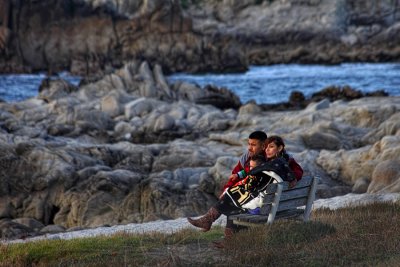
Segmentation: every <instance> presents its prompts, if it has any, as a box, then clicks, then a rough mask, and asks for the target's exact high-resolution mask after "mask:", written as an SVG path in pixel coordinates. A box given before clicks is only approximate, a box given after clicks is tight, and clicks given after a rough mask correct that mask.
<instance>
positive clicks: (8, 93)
mask: <svg viewBox="0 0 400 267" xmlns="http://www.w3.org/2000/svg"><path fill="white" fill-rule="evenodd" d="M46 78H50V79H55V78H62V79H64V80H67V81H69V82H71V83H72V84H74V85H78V84H79V81H80V77H76V76H71V75H69V74H68V73H60V74H59V75H57V76H50V77H49V76H47V75H46V74H44V73H39V74H7V75H5V74H0V99H2V100H4V101H6V102H18V101H22V100H25V99H27V98H31V97H34V96H37V95H38V93H39V87H40V84H41V83H42V81H43V80H44V79H46Z"/></svg>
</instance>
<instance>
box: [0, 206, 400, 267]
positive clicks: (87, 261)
mask: <svg viewBox="0 0 400 267" xmlns="http://www.w3.org/2000/svg"><path fill="white" fill-rule="evenodd" d="M399 229H400V204H389V203H379V204H378V203H377V204H370V205H366V206H359V207H352V208H343V209H339V210H335V211H331V210H328V209H322V210H317V211H315V212H313V214H312V218H311V221H309V222H306V223H304V222H296V221H277V222H275V223H274V224H272V225H270V226H260V227H255V228H250V229H248V230H244V231H241V232H239V233H237V234H236V235H234V236H233V237H232V239H231V240H230V241H229V242H225V248H224V249H216V248H214V247H213V246H212V241H214V240H220V239H221V238H222V237H223V228H221V227H214V228H213V229H212V230H211V231H209V232H206V233H203V232H201V231H196V230H189V229H186V230H182V231H179V232H177V233H174V234H160V233H150V234H141V235H137V234H135V235H133V234H123V233H120V234H117V235H114V236H111V237H96V238H82V239H73V240H47V241H37V242H31V243H20V244H10V245H1V246H0V266H400V233H399Z"/></svg>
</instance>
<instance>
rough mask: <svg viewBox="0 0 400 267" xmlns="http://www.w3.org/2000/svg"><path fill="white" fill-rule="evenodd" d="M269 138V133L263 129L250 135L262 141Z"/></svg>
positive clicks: (250, 137) (251, 137)
mask: <svg viewBox="0 0 400 267" xmlns="http://www.w3.org/2000/svg"><path fill="white" fill-rule="evenodd" d="M267 138H268V136H267V134H266V133H265V132H263V131H254V132H252V133H251V134H250V135H249V139H256V140H259V141H261V142H264V141H265V140H267Z"/></svg>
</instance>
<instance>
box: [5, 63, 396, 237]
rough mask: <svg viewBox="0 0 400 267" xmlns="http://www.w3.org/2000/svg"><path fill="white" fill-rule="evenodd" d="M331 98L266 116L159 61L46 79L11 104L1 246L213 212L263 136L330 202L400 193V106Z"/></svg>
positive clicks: (389, 102) (374, 99)
mask: <svg viewBox="0 0 400 267" xmlns="http://www.w3.org/2000/svg"><path fill="white" fill-rule="evenodd" d="M328 92H330V91H329V90H328ZM318 97H321V96H318ZM329 97H330V95H329V94H328V95H327V96H326V98H324V99H322V100H319V99H318V101H313V102H310V103H307V106H306V108H305V109H297V110H293V111H291V110H285V111H271V110H264V109H263V107H261V106H259V105H256V104H255V103H252V102H249V103H245V104H242V103H240V100H239V98H238V97H237V96H235V95H234V94H233V93H232V92H230V91H229V90H227V89H219V88H211V87H207V88H199V87H197V86H196V85H193V84H188V83H185V82H175V83H173V84H168V83H167V82H166V79H165V77H164V74H163V71H162V68H161V67H160V66H156V67H154V68H151V67H150V66H149V64H148V63H147V62H131V63H129V64H127V65H125V66H124V67H123V68H121V69H118V70H116V71H115V72H113V73H111V74H109V75H106V76H104V77H103V78H102V79H100V80H97V81H95V82H87V83H85V84H82V85H81V86H79V87H77V86H74V85H72V84H69V83H68V82H66V81H64V80H45V81H43V83H42V86H41V88H40V92H39V95H38V96H37V97H34V98H31V99H28V100H25V101H22V102H18V103H0V118H1V125H0V146H1V149H0V167H1V168H0V170H1V175H0V184H1V187H0V190H1V192H0V218H1V220H0V225H1V228H0V229H1V238H18V237H21V236H30V235H36V234H38V233H46V232H54V231H64V230H67V229H68V230H74V229H81V228H90V227H98V226H104V225H117V224H127V223H138V222H139V223H140V222H147V221H153V220H159V219H174V218H181V217H186V216H193V215H196V214H201V213H204V212H205V211H206V210H207V208H208V207H209V206H210V205H212V204H213V203H215V201H216V199H217V196H218V194H219V191H220V190H221V185H222V184H223V182H224V181H225V180H226V179H227V177H228V176H229V172H230V170H231V168H232V166H233V165H234V164H235V163H236V162H237V160H238V157H239V156H240V154H241V153H242V152H243V151H244V150H245V144H246V140H247V137H248V135H249V133H250V132H252V131H254V130H257V129H262V130H265V131H266V132H267V133H268V134H279V135H281V136H283V137H284V138H285V140H286V143H287V148H288V151H290V152H291V153H292V154H293V156H294V157H295V158H296V160H297V161H298V162H299V163H300V164H301V165H302V166H303V168H304V170H305V174H306V175H320V176H321V179H322V180H321V181H322V182H321V184H320V185H319V186H318V191H317V195H318V197H319V198H330V197H333V196H338V195H344V194H347V193H349V192H355V193H365V192H368V193H380V194H384V193H391V192H399V191H400V187H399V178H400V169H399V168H398V166H400V165H399V158H400V157H399V155H400V135H399V133H400V130H399V129H400V124H399V121H400V120H399V114H400V113H399V110H400V98H399V97H378V96H373V97H363V98H359V99H354V100H352V101H347V100H343V99H339V100H336V101H330V100H329ZM207 101H208V102H207Z"/></svg>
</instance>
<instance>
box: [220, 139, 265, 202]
mask: <svg viewBox="0 0 400 267" xmlns="http://www.w3.org/2000/svg"><path fill="white" fill-rule="evenodd" d="M266 140H267V134H266V133H265V132H263V131H254V132H252V133H251V134H250V135H249V139H248V141H247V151H246V152H245V153H244V154H243V155H242V156H241V157H240V159H239V162H238V163H237V164H236V166H235V167H234V168H233V170H232V175H231V176H229V180H228V182H227V183H226V184H225V185H224V187H223V189H222V194H224V192H225V190H226V189H227V188H229V187H231V186H233V185H234V184H236V183H237V182H239V181H240V180H241V179H244V178H245V175H241V173H248V172H249V171H250V158H251V157H253V156H256V155H264V156H265V141H266ZM242 170H244V172H241V171H242ZM222 194H221V196H222ZM221 196H220V197H221Z"/></svg>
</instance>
